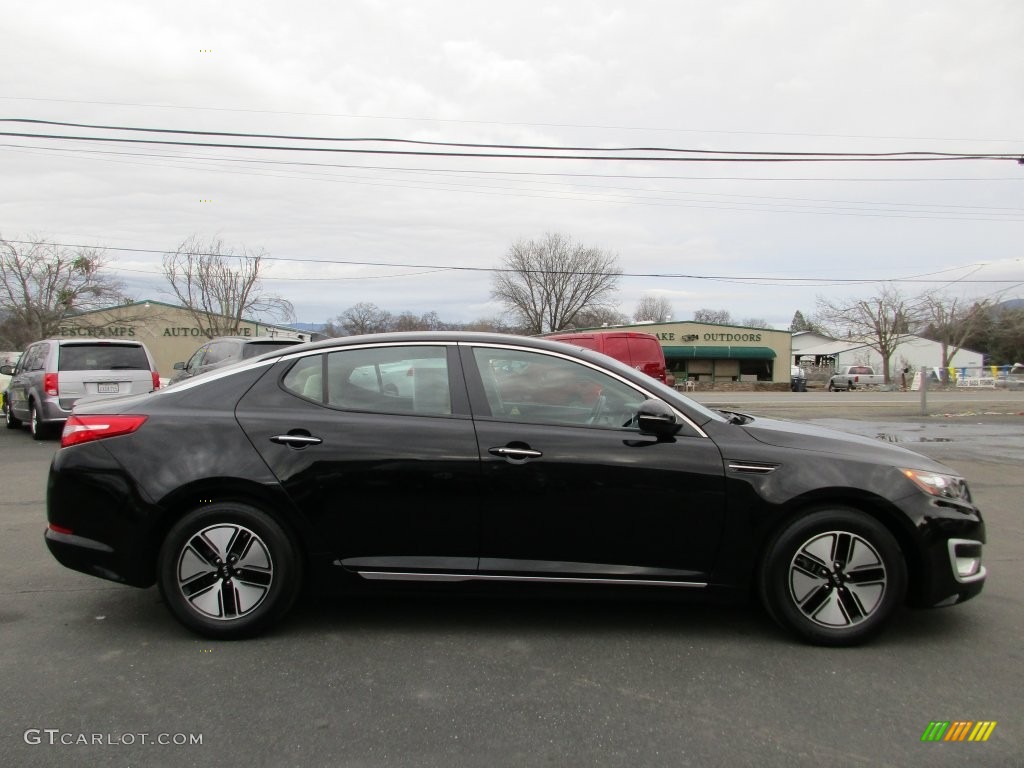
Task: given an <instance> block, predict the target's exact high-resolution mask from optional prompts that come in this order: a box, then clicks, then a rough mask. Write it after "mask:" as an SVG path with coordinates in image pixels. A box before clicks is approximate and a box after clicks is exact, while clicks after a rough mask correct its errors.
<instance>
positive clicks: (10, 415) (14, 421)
mask: <svg viewBox="0 0 1024 768" xmlns="http://www.w3.org/2000/svg"><path fill="white" fill-rule="evenodd" d="M4 424H5V425H6V426H7V428H8V429H21V420H20V419H18V418H17V417H16V416H15V415H14V412H13V411H12V410H11V404H10V403H8V402H4Z"/></svg>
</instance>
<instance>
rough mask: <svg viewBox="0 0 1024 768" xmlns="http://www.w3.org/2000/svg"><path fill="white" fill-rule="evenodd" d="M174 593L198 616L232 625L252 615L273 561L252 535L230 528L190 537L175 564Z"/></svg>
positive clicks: (214, 527) (213, 528) (269, 577)
mask: <svg viewBox="0 0 1024 768" xmlns="http://www.w3.org/2000/svg"><path fill="white" fill-rule="evenodd" d="M176 574H177V584H178V589H179V590H180V592H181V595H182V597H184V599H185V601H186V603H188V605H189V606H190V607H191V608H192V609H193V610H194V611H196V613H198V614H200V615H201V616H203V617H205V618H208V619H216V620H233V619H239V618H241V617H243V616H247V615H249V614H251V613H252V612H253V611H255V610H256V609H257V608H258V607H259V606H260V605H261V604H262V603H263V601H264V599H265V598H266V596H267V594H268V593H269V592H270V587H271V584H272V583H273V580H274V562H273V559H272V558H271V556H270V549H269V548H268V547H267V545H266V544H265V543H264V541H263V540H262V539H261V538H260V537H259V536H258V535H257V534H256V533H254V532H253V531H252V530H250V529H249V528H246V527H244V526H242V525H237V524H233V523H220V524H216V525H211V526H209V527H207V528H204V529H202V530H201V531H199V532H197V533H195V534H194V535H192V536H191V537H190V538H189V539H188V540H187V541H186V543H185V545H184V546H183V547H182V549H181V551H180V553H179V554H178V559H177V570H176Z"/></svg>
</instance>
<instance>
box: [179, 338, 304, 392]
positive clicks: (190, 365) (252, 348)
mask: <svg viewBox="0 0 1024 768" xmlns="http://www.w3.org/2000/svg"><path fill="white" fill-rule="evenodd" d="M301 343H302V341H301V340H299V339H282V338H278V337H272V336H219V337H217V338H216V339H211V340H210V341H208V342H206V343H205V344H203V345H202V346H201V347H199V349H197V350H196V351H195V352H193V353H192V356H191V357H190V358H189V359H188V360H185V361H183V362H178V363H175V364H174V374H173V375H172V376H171V381H170V383H171V384H176V383H177V382H179V381H184V380H185V379H190V378H192V377H193V376H199V375H201V374H203V373H206V372H207V371H212V370H215V369H217V368H223V367H224V366H225V365H231V364H232V363H237V362H238V361H239V360H248V359H250V358H253V357H257V356H259V355H262V354H263V353H265V352H273V351H275V350H278V349H284V348H285V347H290V346H294V345H295V344H301Z"/></svg>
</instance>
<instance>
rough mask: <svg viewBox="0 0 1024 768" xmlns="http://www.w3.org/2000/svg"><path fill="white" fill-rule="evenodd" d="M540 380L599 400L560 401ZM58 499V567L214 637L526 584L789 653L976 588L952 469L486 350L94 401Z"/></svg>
mask: <svg viewBox="0 0 1024 768" xmlns="http://www.w3.org/2000/svg"><path fill="white" fill-rule="evenodd" d="M533 367H539V368H544V369H545V371H546V374H548V375H550V374H552V373H555V374H557V375H558V378H559V379H560V380H562V381H563V383H565V382H573V384H572V386H573V387H575V388H576V389H578V390H579V391H583V390H590V391H596V392H597V396H596V397H595V398H594V399H593V401H592V402H584V401H580V402H577V401H570V402H566V401H555V402H552V401H551V400H550V399H548V398H547V397H546V393H547V392H548V391H549V388H548V385H547V383H546V381H545V380H542V379H541V378H540V377H533V376H529V375H522V374H524V373H528V372H529V371H530V369H531V368H533ZM374 370H375V371H376V372H377V373H375V374H374V375H372V376H371V375H368V371H374ZM397 370H405V371H408V370H413V371H415V373H414V375H413V376H412V377H410V379H411V383H412V386H411V388H410V389H409V390H408V391H407V392H405V393H403V392H399V393H397V394H396V393H394V392H393V391H390V390H389V389H388V388H387V387H386V386H385V385H386V383H387V376H385V375H383V374H384V372H385V371H397ZM421 371H423V372H427V375H423V376H421V375H420V372H421ZM378 374H379V375H378ZM513 377H515V378H516V381H515V386H509V380H510V379H512V378H513ZM164 468H166V469H167V470H169V471H163V469H164ZM48 489H49V491H48V495H47V517H48V520H49V526H48V528H47V530H46V536H45V539H46V543H47V545H48V547H49V549H50V551H51V553H52V554H53V555H54V557H56V558H57V560H59V561H60V562H61V563H63V564H64V565H65V566H67V567H69V568H74V569H76V570H79V571H82V572H84V573H89V574H92V575H94V576H99V577H101V578H105V579H111V580H114V581H118V582H121V583H124V584H129V585H133V586H137V587H148V586H151V585H152V584H154V583H156V584H158V585H159V587H160V590H161V593H162V595H163V597H164V601H165V603H166V605H167V607H168V608H169V610H170V611H171V612H172V613H173V614H174V616H175V617H176V618H177V619H178V620H179V621H181V622H182V623H183V624H184V625H185V626H187V627H189V628H190V629H192V630H194V631H196V632H198V633H201V634H204V635H208V636H211V637H218V638H232V637H240V636H246V635H251V634H254V633H257V632H259V631H261V630H264V629H266V628H268V627H269V626H270V625H272V624H273V623H274V622H276V621H278V620H280V619H281V618H282V617H283V616H284V615H285V614H286V613H287V612H288V610H289V608H290V606H291V605H292V603H293V601H294V600H295V598H296V595H297V594H298V593H299V590H300V587H301V586H302V585H303V584H304V583H305V584H307V585H309V586H310V587H312V588H314V589H316V590H321V591H340V592H353V591H367V590H373V589H380V588H382V587H387V586H389V585H392V586H394V585H399V586H402V587H403V588H406V589H408V588H409V587H410V586H411V585H414V584H417V583H420V584H426V585H428V586H432V587H440V588H451V589H459V588H460V585H461V586H462V587H465V586H467V585H468V586H472V585H478V586H481V587H482V588H484V589H487V588H491V587H493V586H494V585H498V584H501V585H505V586H506V587H507V586H509V585H517V584H518V585H520V586H521V587H522V589H524V590H538V589H540V590H545V594H546V593H547V592H546V589H545V588H547V589H553V588H564V589H567V590H570V591H571V592H572V593H573V594H579V593H580V592H581V591H582V592H583V593H584V594H593V593H597V592H600V591H601V590H605V589H608V588H611V589H612V590H613V591H614V592H616V593H617V594H621V593H622V592H623V591H627V592H628V591H633V593H634V594H640V595H648V594H650V593H651V592H658V593H662V594H664V593H670V594H676V595H679V596H687V595H690V596H695V597H699V598H702V599H719V600H730V599H744V598H745V597H746V596H748V595H749V594H751V592H754V593H756V594H758V595H759V596H760V599H761V600H762V601H763V603H764V605H765V606H766V607H767V610H768V612H769V613H770V614H771V615H772V616H773V617H774V618H775V619H776V620H777V621H778V622H779V623H780V624H781V625H783V626H784V627H786V628H788V629H789V630H791V631H793V632H794V633H796V634H797V635H799V636H801V637H803V638H805V639H806V640H808V641H810V642H814V643H820V644H824V645H848V644H852V643H858V642H861V641H864V640H866V639H868V638H869V637H871V636H872V635H874V634H875V633H876V632H878V631H879V630H880V629H882V627H883V626H884V625H885V624H886V623H887V622H888V621H889V620H890V619H891V618H892V616H893V615H894V613H895V612H896V610H897V609H898V608H899V606H900V605H902V604H903V603H905V602H909V603H910V604H912V605H918V606H945V605H952V604H954V603H959V602H963V601H964V600H967V599H969V598H971V597H973V596H975V595H977V594H978V593H979V592H980V591H981V589H982V585H983V583H984V581H985V576H986V573H985V568H984V567H983V566H982V546H983V542H984V541H985V526H984V523H983V521H982V517H981V513H980V512H979V511H978V508H977V507H976V506H975V504H974V502H973V501H972V500H971V495H970V492H969V490H968V487H967V484H966V482H965V481H964V479H963V478H962V477H960V476H959V475H958V473H957V472H956V471H955V470H953V469H950V468H949V467H946V466H944V465H942V464H940V463H938V462H936V461H934V460H932V459H930V458H927V457H925V456H922V455H920V454H917V453H914V452H911V451H909V450H907V449H905V448H902V447H900V446H895V445H892V444H890V443H885V442H879V441H877V440H872V439H869V438H866V437H857V436H853V435H847V434H844V433H841V432H836V431H832V430H827V429H822V428H816V427H811V426H807V425H802V424H796V423H788V422H784V421H777V420H773V419H762V418H758V417H754V416H750V415H745V414H740V413H734V412H728V411H713V410H710V409H708V408H706V407H705V406H703V405H701V404H699V403H696V402H694V401H693V400H690V399H688V398H686V397H684V396H683V395H682V394H680V393H678V392H676V391H675V390H674V389H671V388H669V387H666V386H664V385H662V384H661V383H659V382H657V381H656V380H654V379H652V378H651V377H649V376H647V375H645V374H643V373H641V372H640V371H637V370H636V369H634V368H632V367H630V366H628V365H624V364H622V363H620V362H618V361H616V360H613V359H612V358H609V357H607V356H605V355H602V354H598V353H596V352H592V351H589V350H584V349H578V348H575V347H570V346H568V345H565V344H561V343H556V342H552V341H548V340H545V339H537V338H524V337H515V336H506V335H498V334H470V333H441V332H425V333H401V334H381V335H374V336H357V337H347V338H341V339H330V340H327V341H324V342H317V343H315V344H305V345H302V346H296V347H289V348H287V349H283V350H278V351H276V352H274V353H271V354H267V355H263V356H261V357H259V358H256V359H254V360H251V361H248V362H243V363H239V364H237V365H235V366H233V367H230V368H226V369H224V370H221V371H215V372H212V373H210V374H208V375H206V376H203V377H200V378H195V379H192V380H191V381H186V382H183V383H182V384H180V385H178V386H175V387H169V388H167V389H164V390H160V391H158V392H154V393H153V394H151V395H142V396H136V397H130V398H120V399H118V400H109V401H106V402H101V403H87V404H82V405H80V406H79V407H78V408H76V409H75V413H74V415H73V416H72V417H71V419H70V420H69V421H68V423H67V425H66V426H65V428H64V435H63V438H62V440H61V448H60V450H58V451H57V452H56V453H55V455H54V457H53V461H52V464H51V467H50V474H49V486H48Z"/></svg>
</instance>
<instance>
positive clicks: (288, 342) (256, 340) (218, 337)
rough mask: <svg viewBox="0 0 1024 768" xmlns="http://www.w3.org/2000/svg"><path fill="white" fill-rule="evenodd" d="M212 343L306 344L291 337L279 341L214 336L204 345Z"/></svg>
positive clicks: (258, 337)
mask: <svg viewBox="0 0 1024 768" xmlns="http://www.w3.org/2000/svg"><path fill="white" fill-rule="evenodd" d="M211 341H244V342H247V343H253V342H256V343H259V344H269V343H273V344H303V343H304V342H302V341H300V340H299V339H293V338H291V337H288V338H283V339H279V338H276V337H274V336H214V337H213V338H212V339H207V340H206V341H204V342H203V343H204V344H207V343H209V342H211Z"/></svg>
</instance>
